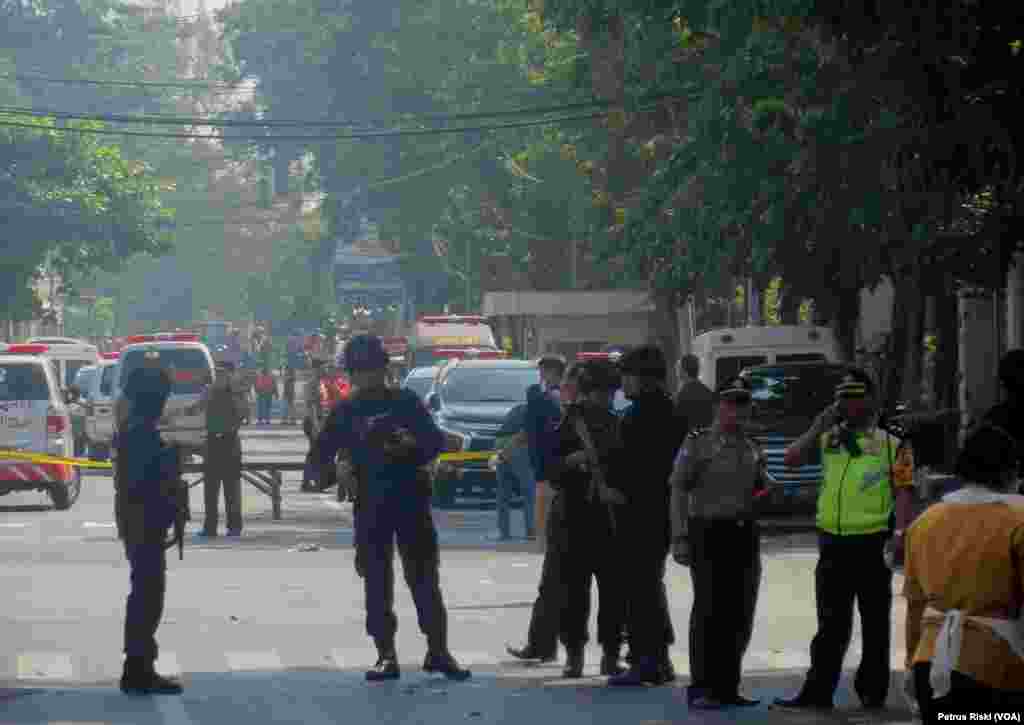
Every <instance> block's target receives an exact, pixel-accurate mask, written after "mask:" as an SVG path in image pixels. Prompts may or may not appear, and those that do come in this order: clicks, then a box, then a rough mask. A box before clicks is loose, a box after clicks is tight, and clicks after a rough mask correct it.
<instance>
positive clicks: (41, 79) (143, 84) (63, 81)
mask: <svg viewBox="0 0 1024 725" xmlns="http://www.w3.org/2000/svg"><path fill="white" fill-rule="evenodd" d="M0 78H8V79H11V80H16V81H22V82H32V83H54V84H58V85H82V86H112V87H128V88H194V89H196V90H209V89H222V90H228V91H240V90H246V89H242V88H238V87H237V86H236V85H232V84H230V83H227V82H223V81H188V80H184V79H182V80H177V81H119V80H114V79H103V80H100V79H97V78H55V77H53V76H38V75H28V74H25V73H0ZM253 82H256V81H255V80H253V81H248V80H246V81H240V83H253Z"/></svg>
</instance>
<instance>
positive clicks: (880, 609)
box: [803, 532, 892, 702]
mask: <svg viewBox="0 0 1024 725" xmlns="http://www.w3.org/2000/svg"><path fill="white" fill-rule="evenodd" d="M888 538H889V534H888V532H881V533H877V534H864V535H859V536H835V535H833V534H828V533H825V532H820V533H819V536H818V548H819V556H818V565H817V567H816V569H815V571H814V596H815V599H816V600H817V607H818V633H817V634H816V635H814V639H813V640H812V641H811V669H810V671H809V672H808V673H807V681H806V682H805V683H804V689H803V693H804V694H806V695H807V696H808V697H810V698H812V699H815V700H824V701H828V702H831V701H832V696H833V695H834V694H835V691H836V687H838V685H839V677H840V674H841V672H842V667H843V659H844V657H845V656H846V650H847V648H849V646H850V636H851V634H852V632H853V605H854V601H856V603H857V608H858V610H859V611H860V626H861V634H862V636H863V640H864V641H863V648H862V649H863V654H862V655H861V661H860V666H859V667H858V668H857V675H856V677H855V678H854V690H855V691H856V692H857V695H858V696H859V697H860V698H861V700H863V701H883V702H884V701H885V699H886V697H888V694H889V680H890V672H889V670H890V646H891V641H890V640H891V627H892V570H891V569H890V568H889V567H888V566H887V565H886V563H885V555H884V551H885V543H886V541H887V540H888Z"/></svg>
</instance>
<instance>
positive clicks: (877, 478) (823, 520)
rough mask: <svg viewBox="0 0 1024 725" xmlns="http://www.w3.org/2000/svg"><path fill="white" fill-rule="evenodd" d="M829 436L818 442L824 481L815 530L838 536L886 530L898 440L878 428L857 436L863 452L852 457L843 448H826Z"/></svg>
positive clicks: (891, 505)
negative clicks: (816, 528)
mask: <svg viewBox="0 0 1024 725" xmlns="http://www.w3.org/2000/svg"><path fill="white" fill-rule="evenodd" d="M830 437H831V434H830V433H825V434H823V435H822V436H821V439H820V441H819V443H820V446H821V456H822V468H823V474H824V481H823V482H822V487H821V492H820V493H819V494H818V516H817V525H818V528H819V529H821V530H822V531H826V532H828V533H830V534H837V535H840V536H842V535H856V534H875V533H879V532H882V531H886V530H888V529H889V522H890V517H891V516H892V513H893V509H894V506H895V498H894V496H893V485H892V480H891V478H892V472H893V470H894V467H895V466H896V458H897V454H898V452H899V447H900V439H899V438H897V437H895V436H893V435H890V434H889V433H886V432H885V431H883V430H880V429H878V428H875V429H872V430H870V431H867V432H864V433H858V434H857V443H858V445H860V448H861V450H862V451H863V453H862V454H861V455H860V456H858V457H856V458H854V457H852V456H851V455H850V454H849V452H848V451H847V450H846V448H845V446H842V445H840V446H839V447H838V448H829V447H828V444H829V439H830Z"/></svg>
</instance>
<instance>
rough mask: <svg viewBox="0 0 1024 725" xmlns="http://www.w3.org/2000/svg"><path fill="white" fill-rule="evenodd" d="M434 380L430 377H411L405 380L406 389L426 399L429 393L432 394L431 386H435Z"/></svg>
mask: <svg viewBox="0 0 1024 725" xmlns="http://www.w3.org/2000/svg"><path fill="white" fill-rule="evenodd" d="M433 382H434V378H433V377H432V376H430V375H417V376H416V377H414V378H413V377H409V378H406V379H405V387H406V388H408V389H409V390H411V391H413V392H414V393H416V395H418V396H420V397H421V398H423V397H426V395H427V393H429V392H430V386H431V385H432V384H433Z"/></svg>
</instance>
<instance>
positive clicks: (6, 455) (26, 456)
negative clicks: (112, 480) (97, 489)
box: [0, 450, 113, 469]
mask: <svg viewBox="0 0 1024 725" xmlns="http://www.w3.org/2000/svg"><path fill="white" fill-rule="evenodd" d="M3 459H7V460H14V461H25V462H26V463H51V464H54V465H58V466H76V467H77V468H106V469H110V468H113V464H111V463H110V462H109V461H93V460H90V459H88V458H65V457H64V456H48V455H46V454H45V453H26V452H25V451H3V450H0V460H3Z"/></svg>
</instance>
